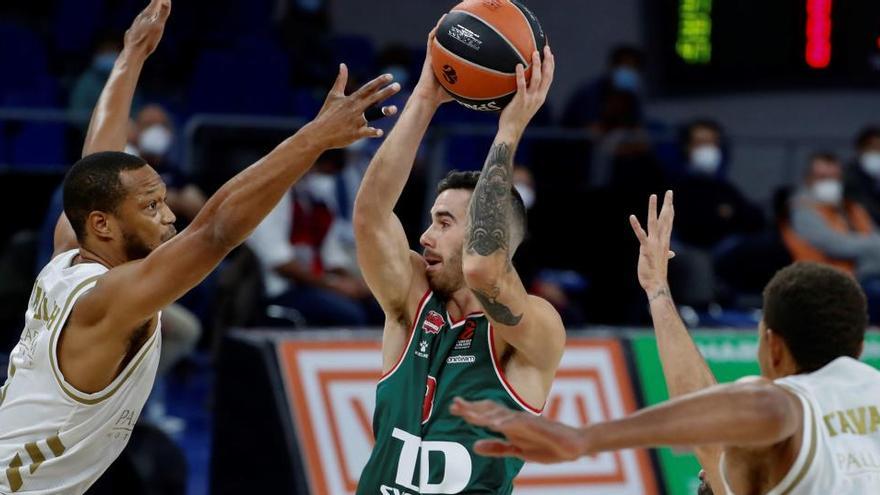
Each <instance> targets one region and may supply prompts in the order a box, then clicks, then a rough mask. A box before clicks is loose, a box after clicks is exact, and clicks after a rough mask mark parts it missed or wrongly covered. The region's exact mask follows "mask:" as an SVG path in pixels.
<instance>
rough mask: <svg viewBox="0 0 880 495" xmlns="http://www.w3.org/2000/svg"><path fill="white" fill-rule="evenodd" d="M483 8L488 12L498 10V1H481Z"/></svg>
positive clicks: (499, 5) (499, 4) (499, 3)
mask: <svg viewBox="0 0 880 495" xmlns="http://www.w3.org/2000/svg"><path fill="white" fill-rule="evenodd" d="M483 6H484V7H486V8H487V9H489V10H498V9H500V8H501V1H500V0H483Z"/></svg>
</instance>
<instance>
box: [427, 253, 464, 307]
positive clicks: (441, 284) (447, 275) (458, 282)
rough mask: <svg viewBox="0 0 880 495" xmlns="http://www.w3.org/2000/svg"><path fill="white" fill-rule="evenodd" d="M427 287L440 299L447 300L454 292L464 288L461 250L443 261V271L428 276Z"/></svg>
mask: <svg viewBox="0 0 880 495" xmlns="http://www.w3.org/2000/svg"><path fill="white" fill-rule="evenodd" d="M428 286H429V287H430V288H431V290H432V291H433V292H434V294H435V295H437V296H438V297H439V298H441V299H448V298H449V297H450V296H451V295H452V294H454V293H455V292H456V291H458V290H460V289H461V288H462V287H464V272H463V271H462V265H461V249H456V250H455V254H454V255H453V256H452V257H451V258H449V259H444V260H443V270H441V271H440V272H438V273H433V274H431V273H429V274H428Z"/></svg>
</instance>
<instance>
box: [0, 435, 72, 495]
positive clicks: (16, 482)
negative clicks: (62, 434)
mask: <svg viewBox="0 0 880 495" xmlns="http://www.w3.org/2000/svg"><path fill="white" fill-rule="evenodd" d="M38 443H39V442H31V443H28V444H25V446H24V450H25V452H27V454H28V457H30V458H31V463H30V465H28V471H29V472H30V474H34V473H35V472H37V469H38V468H39V467H40V464H42V463H43V461H45V460H46V456H45V454H43V449H42V448H40V446H39V445H37V444H38ZM46 447H48V450H49V451H50V452H51V453H52V455H51V457H58V456H60V455H61V454H63V453H64V451H65V450H66V448H65V447H64V444H63V443H61V439H60V438H58V435H55V436H53V437H49V438H47V439H46ZM23 472H24V467H22V462H21V455H19V454H18V453H16V454H15V457H13V458H12V461H11V462H10V463H9V466H7V467H6V479H7V480H9V488H10V489H11V490H12V491H13V492H17V491H19V490H20V489H21V485H23V484H24V481H23V480H22V478H21V475H22V474H23Z"/></svg>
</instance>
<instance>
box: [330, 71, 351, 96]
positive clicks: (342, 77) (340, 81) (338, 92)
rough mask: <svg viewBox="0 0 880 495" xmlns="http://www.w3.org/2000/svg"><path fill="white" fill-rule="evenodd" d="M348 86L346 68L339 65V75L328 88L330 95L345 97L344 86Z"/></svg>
mask: <svg viewBox="0 0 880 495" xmlns="http://www.w3.org/2000/svg"><path fill="white" fill-rule="evenodd" d="M347 84H348V66H347V65H345V64H339V75H337V76H336V82H334V83H333V87H332V88H330V94H332V95H334V96H345V86H346V85H347Z"/></svg>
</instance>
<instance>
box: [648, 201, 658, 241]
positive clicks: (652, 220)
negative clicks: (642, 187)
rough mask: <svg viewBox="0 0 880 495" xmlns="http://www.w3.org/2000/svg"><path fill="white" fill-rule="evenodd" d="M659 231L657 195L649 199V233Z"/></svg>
mask: <svg viewBox="0 0 880 495" xmlns="http://www.w3.org/2000/svg"><path fill="white" fill-rule="evenodd" d="M656 233H657V195H656V194H652V195H651V197H650V198H649V199H648V235H651V234H655V235H656Z"/></svg>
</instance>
